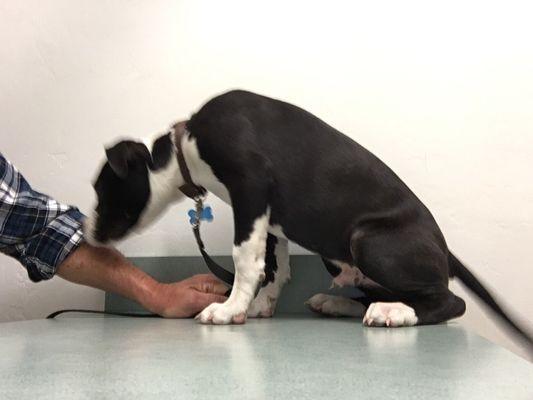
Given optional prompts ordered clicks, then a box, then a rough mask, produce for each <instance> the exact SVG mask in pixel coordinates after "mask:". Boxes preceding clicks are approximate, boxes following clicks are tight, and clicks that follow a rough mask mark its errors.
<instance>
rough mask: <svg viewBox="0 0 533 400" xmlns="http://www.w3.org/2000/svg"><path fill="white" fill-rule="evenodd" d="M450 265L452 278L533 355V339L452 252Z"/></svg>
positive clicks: (449, 260) (449, 258) (449, 257)
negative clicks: (510, 331) (479, 301)
mask: <svg viewBox="0 0 533 400" xmlns="http://www.w3.org/2000/svg"><path fill="white" fill-rule="evenodd" d="M448 265H449V267H450V277H457V278H459V279H460V280H461V282H463V283H464V285H465V286H466V287H467V288H468V289H469V290H470V291H472V292H473V293H474V294H475V295H476V296H477V297H478V298H479V299H480V300H482V301H483V302H484V303H485V304H486V305H487V306H489V307H490V308H491V309H492V311H494V312H495V313H496V314H497V315H498V316H499V317H500V318H501V319H502V320H503V321H505V323H506V324H507V325H508V326H509V328H511V329H512V330H513V331H514V332H515V333H516V334H517V335H518V337H519V338H520V339H521V340H522V341H524V342H525V344H526V345H527V347H528V349H529V351H530V352H532V353H533V338H532V336H531V334H529V333H527V332H526V331H525V330H524V329H523V328H522V327H520V326H519V325H518V324H517V323H516V322H514V321H513V320H512V319H511V318H510V317H509V316H508V313H507V312H506V311H504V310H503V309H502V308H501V306H500V305H499V304H498V303H497V302H496V300H495V299H494V297H493V296H492V294H490V292H489V291H488V290H487V289H486V288H485V287H484V286H483V284H482V283H481V282H480V281H479V280H478V279H477V278H476V277H475V276H474V274H472V272H470V271H469V270H468V268H466V267H465V266H464V264H463V263H462V262H461V261H459V260H458V259H457V258H456V257H455V256H454V255H453V254H452V253H451V252H449V253H448Z"/></svg>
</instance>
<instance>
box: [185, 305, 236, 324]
mask: <svg viewBox="0 0 533 400" xmlns="http://www.w3.org/2000/svg"><path fill="white" fill-rule="evenodd" d="M195 319H197V320H199V321H200V322H201V323H202V324H215V325H227V324H244V322H245V321H246V311H240V310H237V309H236V308H235V307H232V306H230V305H228V304H227V302H226V303H213V304H210V305H209V306H207V307H206V308H204V310H203V311H202V312H201V313H200V314H198V315H197V316H196V318H195Z"/></svg>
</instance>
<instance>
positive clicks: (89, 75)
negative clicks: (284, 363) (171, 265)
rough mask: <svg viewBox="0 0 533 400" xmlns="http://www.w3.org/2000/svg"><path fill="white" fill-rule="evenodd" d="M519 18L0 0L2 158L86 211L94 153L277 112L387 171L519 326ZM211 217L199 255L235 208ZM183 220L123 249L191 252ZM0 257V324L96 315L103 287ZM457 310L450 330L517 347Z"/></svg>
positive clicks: (503, 6) (526, 83)
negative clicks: (39, 272) (225, 105)
mask: <svg viewBox="0 0 533 400" xmlns="http://www.w3.org/2000/svg"><path fill="white" fill-rule="evenodd" d="M531 12H532V9H531V6H529V5H528V3H527V2H523V3H515V2H512V1H499V2H492V3H490V5H489V4H487V2H482V1H479V2H465V1H461V2H441V3H440V5H435V4H434V3H433V2H425V1H419V2H390V3H384V2H367V1H365V2H336V1H322V2H317V3H314V2H310V1H305V2H287V1H270V2H267V3H265V2H262V3H259V2H250V1H229V0H226V1H212V2H207V1H178V2H170V1H106V2H103V1H98V2H87V1H25V2H14V1H12V2H2V3H0V39H1V42H2V46H0V61H1V62H0V110H1V118H0V137H1V142H0V145H1V151H2V152H3V153H4V154H5V155H6V156H7V157H8V158H10V159H11V160H12V161H13V162H14V163H15V164H16V165H17V166H18V167H19V169H20V170H21V171H22V172H23V173H24V174H25V175H26V176H27V178H29V179H30V180H31V182H32V184H33V185H34V186H35V187H36V188H38V189H40V190H41V191H44V192H48V193H50V194H52V195H54V196H55V197H57V198H58V199H60V200H62V201H65V202H68V203H71V204H77V205H79V207H80V208H81V209H82V210H83V211H85V212H87V211H88V210H89V209H90V205H91V204H92V200H93V195H92V189H91V187H90V184H89V183H90V181H91V179H92V177H93V176H94V173H95V171H96V169H97V166H98V165H99V163H100V162H101V159H102V156H103V144H104V143H109V142H111V141H113V140H114V139H115V138H117V137H119V136H134V137H137V136H143V135H147V134H151V133H154V132H157V131H164V130H165V129H166V127H167V126H168V125H169V124H170V123H171V122H172V121H175V120H177V119H180V118H184V117H187V116H188V115H189V114H190V113H191V112H193V111H194V110H195V109H197V108H198V107H199V106H200V105H201V103H202V102H203V101H205V100H206V99H208V98H209V97H211V96H212V95H214V94H217V93H219V92H222V91H225V90H227V89H230V88H235V87H239V88H245V89H249V90H253V91H258V92H260V93H264V94H267V95H271V96H274V97H279V98H283V99H285V100H288V101H290V102H293V103H296V104H298V105H300V106H302V107H304V108H307V109H308V110H310V111H312V112H314V113H315V114H316V115H318V116H320V117H321V118H323V119H325V120H326V121H327V122H329V123H330V124H332V125H333V126H335V127H337V128H339V129H340V130H342V131H343V132H345V133H346V134H348V135H350V136H351V137H353V138H354V139H356V140H357V141H359V142H360V143H361V144H363V145H364V146H366V147H367V148H369V149H370V150H372V151H374V152H375V153H376V154H378V155H379V156H380V157H381V158H382V159H383V160H384V161H386V162H387V163H388V164H389V165H390V166H391V167H392V168H393V169H395V170H396V171H397V172H398V174H399V175H400V176H401V177H403V179H404V180H405V181H406V182H407V183H408V184H409V185H410V186H411V188H412V189H414V191H415V192H416V193H417V194H418V195H419V196H420V197H421V198H422V200H423V201H425V203H426V204H427V205H428V207H429V208H430V209H431V210H432V211H433V213H434V215H435V216H436V218H437V220H438V221H439V223H440V225H441V228H442V230H443V231H444V233H445V235H446V237H447V240H448V242H449V245H450V247H451V248H452V249H453V250H454V251H455V252H456V253H457V254H458V255H459V256H460V257H461V258H463V259H464V261H466V262H467V263H468V264H469V265H470V266H471V267H472V269H473V270H474V271H475V272H476V273H477V274H478V275H480V276H482V277H483V278H484V280H485V281H486V282H487V283H489V284H490V286H491V287H493V288H495V289H496V290H497V291H498V293H500V294H501V297H502V298H503V299H504V300H505V303H506V304H508V305H512V308H513V309H515V310H517V312H519V313H520V315H521V317H522V320H523V322H526V319H529V322H531V318H532V317H531V312H532V310H533V294H532V290H531V289H532V284H531V280H532V278H533V275H532V274H533V272H532V269H531V266H532V260H531V257H530V255H531V245H532V242H533V185H532V184H531V183H532V178H533V173H532V170H533V168H532V161H531V159H532V157H533V132H532V131H533V118H532V113H531V110H532V109H533V80H532V79H531V78H532V71H533V46H532V43H533V42H532V41H531V38H532V37H533V24H531V21H530V16H531V15H532V14H531ZM211 203H213V204H214V205H215V213H216V218H217V222H216V223H215V224H213V225H212V226H210V227H209V228H208V230H206V231H205V236H206V241H207V243H208V246H209V248H210V249H211V251H212V253H215V254H217V253H218V254H228V253H229V251H230V244H231V234H228V233H229V232H230V231H231V223H230V216H231V212H230V210H229V209H228V208H227V207H225V206H222V205H221V203H220V202H218V201H216V200H212V201H211ZM189 206H190V204H181V205H179V206H177V207H175V208H174V209H173V210H172V211H171V212H169V214H168V215H167V218H166V219H165V220H164V221H161V222H160V223H158V224H157V225H156V226H154V227H153V228H152V229H151V230H150V231H149V232H147V233H146V234H145V235H143V236H142V237H137V238H133V239H131V240H129V241H127V242H125V243H123V245H122V246H121V249H122V250H123V251H124V252H125V253H126V254H127V255H132V256H133V255H137V256H139V255H158V256H161V255H183V254H197V251H196V248H195V245H194V242H193V238H192V235H191V234H190V232H189V229H188V226H187V221H186V218H185V212H186V210H187V209H188V207H189ZM297 251H299V250H298V249H297ZM0 260H1V265H2V266H1V267H0V274H2V280H1V281H0V320H11V319H22V318H36V317H41V316H42V315H44V313H45V312H46V311H50V310H53V309H55V308H57V307H60V306H70V305H79V306H86V307H101V306H102V302H103V296H102V294H101V293H99V292H97V291H93V290H90V289H81V288H77V287H74V286H73V285H68V284H66V283H64V282H61V281H60V280H59V279H55V280H53V281H52V282H49V283H41V284H39V285H33V284H30V283H28V281H27V279H26V275H25V272H24V270H23V269H22V268H20V267H19V266H17V264H16V263H15V262H13V261H11V260H9V259H7V258H5V257H2V258H1V259H0ZM454 286H455V285H454ZM459 291H460V292H462V291H461V290H459ZM468 304H469V307H470V308H469V311H468V314H467V316H466V317H464V318H462V319H461V323H463V324H465V325H467V326H469V327H471V328H472V329H474V330H476V331H477V332H478V333H480V334H482V335H484V336H486V337H488V338H490V339H492V340H496V341H498V342H499V343H502V344H503V345H505V346H508V347H510V348H514V349H515V347H513V345H512V344H511V343H510V342H509V341H508V340H507V339H506V338H504V337H503V336H502V334H501V332H499V331H498V329H497V328H496V326H495V325H494V324H493V323H492V322H490V320H489V319H487V317H486V316H485V314H484V313H483V312H481V311H480V310H479V309H478V308H477V307H476V306H474V305H473V302H472V300H471V299H470V298H468ZM530 326H531V324H530Z"/></svg>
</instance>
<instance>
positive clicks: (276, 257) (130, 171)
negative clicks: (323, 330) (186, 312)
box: [85, 91, 527, 336]
mask: <svg viewBox="0 0 533 400" xmlns="http://www.w3.org/2000/svg"><path fill="white" fill-rule="evenodd" d="M177 130H184V131H183V132H178V131H177ZM176 140H178V141H179V143H177V142H176ZM176 152H178V153H181V154H182V157H183V160H184V162H185V163H186V166H187V168H188V170H189V173H190V179H191V180H192V182H193V183H194V184H195V185H197V186H199V187H202V188H205V189H206V190H208V191H209V192H212V193H214V194H215V195H216V196H218V197H219V198H221V199H222V200H224V201H225V202H227V203H228V204H230V205H231V206H232V207H233V215H234V229H235V238H234V246H233V259H234V263H235V269H236V273H235V282H234V287H233V290H232V292H231V295H230V297H229V298H228V300H227V301H226V302H225V303H223V304H211V305H210V306H209V307H207V308H206V309H205V310H203V311H202V312H201V313H200V314H199V316H198V318H199V319H200V321H201V322H202V323H214V324H229V323H242V322H244V321H245V318H246V316H271V315H272V313H273V312H274V308H275V304H276V300H277V299H278V296H279V294H280V291H281V288H282V286H283V285H284V283H285V282H286V281H287V280H288V279H289V276H290V272H289V255H288V247H287V244H288V240H291V241H294V242H296V243H298V244H299V245H301V246H302V247H304V248H306V249H308V250H310V251H312V252H314V253H317V254H319V255H320V256H321V257H322V258H323V260H324V263H325V264H326V267H327V268H328V270H329V271H330V272H331V273H332V275H333V276H334V283H336V284H338V285H347V284H349V285H355V286H359V287H360V289H361V290H362V291H363V292H364V293H365V295H366V296H365V297H364V298H362V299H358V301H357V302H356V301H354V300H352V299H341V298H335V297H332V296H327V295H317V296H314V297H313V298H311V299H310V301H309V304H310V306H311V308H313V309H315V310H318V311H322V312H325V313H331V314H346V315H352V316H363V315H364V319H363V321H364V323H365V324H366V325H369V326H395V327H396V326H407V325H422V324H435V323H439V322H443V321H446V320H449V319H451V318H455V317H459V316H461V315H462V314H463V313H464V312H465V302H464V301H463V300H462V299H461V298H459V297H457V296H456V295H454V294H453V293H452V292H451V291H450V290H449V289H448V280H449V278H450V277H458V278H459V279H461V280H462V281H463V282H464V283H465V284H466V285H467V286H468V287H469V288H470V289H471V290H472V291H473V292H474V293H475V294H477V295H478V296H479V297H480V298H481V299H482V300H483V301H484V302H485V303H487V304H488V305H489V306H490V307H491V308H492V309H493V310H494V311H495V312H496V313H497V314H499V315H500V316H501V317H502V318H503V319H504V320H505V321H507V322H508V323H509V324H510V325H511V327H513V328H514V329H515V330H516V331H517V332H518V333H520V334H521V335H522V336H527V335H526V334H525V333H524V332H523V331H522V330H521V329H520V328H519V327H517V326H516V325H515V324H514V322H512V321H511V320H510V319H509V318H508V317H507V316H506V314H505V313H504V312H503V311H502V310H501V309H500V307H499V306H498V305H497V304H496V302H495V301H494V300H493V298H492V297H491V295H490V294H489V293H488V292H487V291H486V289H485V288H484V287H483V286H482V285H481V284H480V283H479V281H478V280H477V279H476V278H475V277H474V276H473V275H472V274H471V273H470V272H469V271H468V270H467V268H466V267H465V266H464V265H463V264H462V263H461V262H460V261H458V260H457V258H455V256H454V255H453V254H452V253H451V252H450V251H449V250H448V247H447V246H446V242H445V240H444V237H443V235H442V233H441V231H440V229H439V227H438V225H437V223H436V222H435V220H434V218H433V216H432V215H431V213H430V212H429V210H428V209H427V208H426V207H425V206H424V204H422V202H421V201H420V200H419V199H418V198H417V197H416V196H415V195H414V194H413V192H411V190H410V189H409V188H408V187H407V186H406V185H405V184H404V183H403V182H402V180H401V179H400V178H399V177H398V176H397V175H396V174H395V173H394V172H393V171H392V170H391V169H389V168H388V167H387V166H386V165H385V164H384V163H383V162H381V161H380V160H379V159H378V158H377V157H376V156H374V155H373V154H372V153H370V152H369V151H367V150H366V149H364V148H363V147H362V146H360V145H359V144H357V143H356V142H354V141H353V140H352V139H350V138H348V137H347V136H345V135H343V134H342V133H340V132H339V131H337V130H335V129H334V128H332V127H331V126H329V125H328V124H326V123H325V122H323V121H321V120H320V119H318V118H317V117H315V116H313V115H312V114H310V113H308V112H306V111H304V110H302V109H300V108H298V107H296V106H293V105H291V104H288V103H284V102H282V101H278V100H274V99H271V98H268V97H264V96H260V95H257V94H254V93H250V92H245V91H231V92H228V93H226V94H223V95H221V96H218V97H215V98H213V99H212V100H210V101H209V102H208V103H207V104H205V105H204V106H203V107H202V108H201V109H200V110H199V111H198V112H197V113H196V114H195V115H193V116H192V117H191V118H190V120H189V121H187V122H186V123H185V124H181V125H180V124H178V125H176V126H175V128H174V129H172V130H171V131H170V132H168V133H167V134H165V135H162V136H160V137H159V138H157V139H156V140H155V141H154V142H153V143H149V144H148V145H147V144H145V143H141V142H137V141H129V140H127V141H121V142H120V143H118V144H116V145H115V146H114V147H112V148H110V149H107V151H106V153H107V162H106V163H105V165H104V166H103V168H102V170H101V172H100V175H99V176H98V179H97V181H96V183H95V185H94V188H95V190H96V193H97V196H98V204H97V206H96V209H95V211H94V214H93V215H92V216H91V217H90V218H88V220H87V222H86V225H85V235H86V238H87V241H88V242H89V243H93V244H106V243H109V242H111V241H115V240H118V239H122V238H124V237H125V236H126V235H127V234H129V233H130V232H132V231H133V230H136V229H138V228H140V227H144V226H146V225H148V224H149V223H151V222H152V221H154V219H156V218H157V217H158V216H160V215H161V213H162V212H163V211H164V210H165V208H166V207H167V206H168V205H169V204H171V203H172V202H174V201H178V200H180V199H182V198H183V193H181V192H180V190H178V188H179V187H181V186H182V185H183V184H184V183H186V182H185V179H184V175H183V168H180V165H179V163H178V158H177V157H176ZM265 260H266V262H265ZM258 285H262V288H261V290H260V292H259V294H258V296H257V297H256V298H255V300H254V293H255V291H256V288H257V287H258Z"/></svg>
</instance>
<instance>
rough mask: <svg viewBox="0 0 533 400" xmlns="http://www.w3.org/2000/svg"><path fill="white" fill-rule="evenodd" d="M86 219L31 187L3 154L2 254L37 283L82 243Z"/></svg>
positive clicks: (0, 200)
mask: <svg viewBox="0 0 533 400" xmlns="http://www.w3.org/2000/svg"><path fill="white" fill-rule="evenodd" d="M83 218H84V216H83V214H82V213H81V212H80V211H79V210H78V209H77V208H75V207H71V206H67V205H64V204H61V203H58V202H57V201H56V200H54V199H52V198H50V197H49V196H47V195H45V194H42V193H39V192H37V191H35V190H33V189H32V188H31V186H30V185H29V184H28V182H27V181H26V179H24V177H23V176H22V175H21V174H20V172H18V171H17V169H16V168H15V167H14V166H13V164H11V163H10V162H9V161H7V160H6V159H5V158H4V157H3V156H2V154H1V153H0V252H2V253H5V254H7V255H9V256H11V257H14V258H16V259H17V260H18V261H19V262H20V263H21V264H22V265H24V267H26V270H27V271H28V275H29V277H30V279H31V280H32V281H34V282H38V281H40V280H43V279H50V278H51V277H53V276H54V274H55V272H56V269H57V267H58V266H59V265H60V264H61V262H62V261H63V260H64V259H65V258H67V256H68V255H69V254H70V253H71V252H72V251H73V250H75V249H76V248H77V247H78V246H79V244H80V242H81V240H82V232H81V223H82V220H83Z"/></svg>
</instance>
